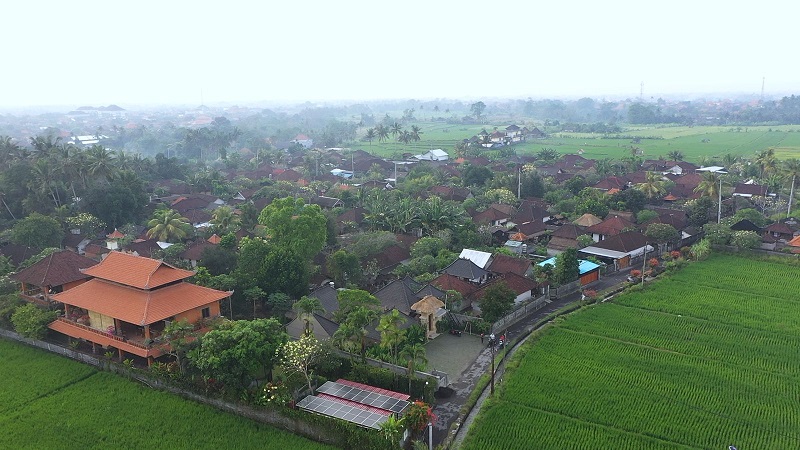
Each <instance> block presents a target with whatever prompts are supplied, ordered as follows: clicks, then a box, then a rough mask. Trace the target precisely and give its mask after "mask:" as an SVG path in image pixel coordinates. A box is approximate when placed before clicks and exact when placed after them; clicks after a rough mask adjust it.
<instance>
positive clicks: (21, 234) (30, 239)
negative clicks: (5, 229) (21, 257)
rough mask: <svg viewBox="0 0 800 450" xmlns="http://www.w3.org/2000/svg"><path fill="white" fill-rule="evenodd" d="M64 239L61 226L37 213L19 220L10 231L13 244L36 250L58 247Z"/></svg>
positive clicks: (50, 218)
mask: <svg viewBox="0 0 800 450" xmlns="http://www.w3.org/2000/svg"><path fill="white" fill-rule="evenodd" d="M62 239H64V231H63V230H62V229H61V224H59V223H58V221H57V220H55V219H53V218H52V217H47V216H45V215H42V214H39V213H32V214H31V215H29V216H28V217H26V218H24V219H22V220H20V221H19V222H17V223H16V224H14V227H13V228H12V229H11V240H12V241H13V242H14V243H15V244H19V245H24V246H27V247H32V248H36V249H39V250H41V249H43V248H46V247H60V246H61V240H62Z"/></svg>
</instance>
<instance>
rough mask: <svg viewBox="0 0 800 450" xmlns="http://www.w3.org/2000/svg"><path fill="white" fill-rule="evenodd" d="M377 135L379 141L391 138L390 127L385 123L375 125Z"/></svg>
mask: <svg viewBox="0 0 800 450" xmlns="http://www.w3.org/2000/svg"><path fill="white" fill-rule="evenodd" d="M375 135H376V136H377V137H378V142H384V141H386V140H387V139H389V129H388V128H386V126H385V125H384V124H380V125H378V126H377V127H375Z"/></svg>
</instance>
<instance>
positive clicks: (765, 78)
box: [761, 77, 767, 103]
mask: <svg viewBox="0 0 800 450" xmlns="http://www.w3.org/2000/svg"><path fill="white" fill-rule="evenodd" d="M766 81H767V77H761V103H764V83H765V82H766Z"/></svg>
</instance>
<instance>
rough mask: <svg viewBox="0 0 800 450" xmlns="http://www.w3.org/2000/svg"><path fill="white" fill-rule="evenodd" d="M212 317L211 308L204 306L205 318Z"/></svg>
mask: <svg viewBox="0 0 800 450" xmlns="http://www.w3.org/2000/svg"><path fill="white" fill-rule="evenodd" d="M209 317H211V308H203V319H207V318H209Z"/></svg>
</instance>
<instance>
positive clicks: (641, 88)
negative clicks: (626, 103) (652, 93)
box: [639, 81, 644, 101]
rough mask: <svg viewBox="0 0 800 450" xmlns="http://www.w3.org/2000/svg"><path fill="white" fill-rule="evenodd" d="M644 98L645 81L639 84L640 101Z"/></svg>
mask: <svg viewBox="0 0 800 450" xmlns="http://www.w3.org/2000/svg"><path fill="white" fill-rule="evenodd" d="M642 100H644V81H642V82H641V83H640V84H639V101H642Z"/></svg>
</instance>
